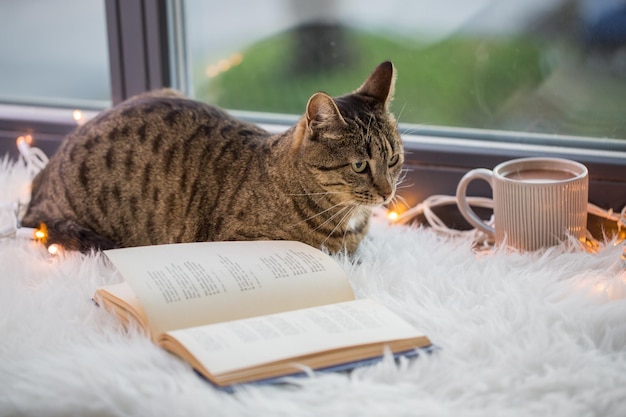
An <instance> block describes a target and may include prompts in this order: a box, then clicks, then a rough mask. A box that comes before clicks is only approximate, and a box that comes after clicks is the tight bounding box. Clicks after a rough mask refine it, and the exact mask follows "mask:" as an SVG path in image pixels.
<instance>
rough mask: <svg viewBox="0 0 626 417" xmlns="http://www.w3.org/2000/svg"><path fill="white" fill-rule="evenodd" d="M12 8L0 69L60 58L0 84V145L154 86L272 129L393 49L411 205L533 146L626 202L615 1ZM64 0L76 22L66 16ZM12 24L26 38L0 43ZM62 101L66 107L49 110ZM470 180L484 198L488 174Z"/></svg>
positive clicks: (625, 96) (57, 132)
mask: <svg viewBox="0 0 626 417" xmlns="http://www.w3.org/2000/svg"><path fill="white" fill-rule="evenodd" d="M14 3H15V4H13V2H8V3H7V4H4V3H3V4H2V6H0V11H1V12H0V16H1V17H0V19H3V21H4V20H11V22H9V24H7V25H5V26H3V27H0V31H2V33H3V36H2V37H1V38H2V39H4V40H3V41H0V42H1V44H2V50H3V55H2V56H1V57H0V66H2V67H0V69H2V72H3V75H4V73H5V71H4V67H9V66H14V67H16V68H17V67H20V66H21V67H25V64H24V60H25V59H26V58H28V57H32V56H37V57H42V56H48V57H51V58H53V59H54V60H57V61H58V62H59V63H57V64H41V66H39V67H37V68H39V69H40V70H41V68H45V69H46V70H49V69H50V68H59V69H56V70H55V71H47V72H46V77H43V78H46V79H44V80H43V81H44V82H43V83H40V84H35V83H33V84H29V85H28V86H24V85H23V86H22V87H19V84H18V81H17V80H9V81H7V80H6V78H7V77H3V80H1V81H0V82H3V83H5V84H6V83H9V84H11V86H9V87H10V88H6V89H5V88H4V87H2V89H0V151H1V153H2V154H4V153H5V152H7V151H8V152H14V147H15V137H16V136H17V135H19V134H23V132H25V131H29V132H35V133H36V137H35V139H36V140H37V141H38V142H37V144H38V146H40V147H42V148H43V149H44V150H45V151H46V152H48V153H52V152H54V150H55V149H56V147H57V146H58V143H59V142H60V140H61V138H62V136H63V135H64V134H65V133H67V131H69V130H70V129H71V128H73V127H74V126H75V122H74V121H73V120H72V119H71V114H70V116H67V114H68V113H67V110H68V109H72V108H74V107H76V108H81V107H82V108H84V109H96V110H97V109H101V108H103V107H105V106H107V105H108V104H109V103H110V102H112V103H117V102H119V101H121V100H122V99H124V98H127V97H129V96H131V95H133V94H135V93H138V92H141V91H145V90H149V89H153V88H158V87H161V86H174V87H176V88H180V89H183V90H185V91H186V92H187V93H189V94H190V95H192V96H194V97H195V98H196V99H200V100H205V101H207V102H210V103H213V104H217V105H219V106H222V107H225V108H227V109H230V110H231V111H233V112H235V113H237V114H238V115H240V116H241V117H244V118H247V119H250V120H252V121H256V122H261V123H263V124H264V126H268V127H270V128H272V129H275V130H280V129H283V128H284V127H285V126H286V125H288V124H291V123H293V121H294V120H295V119H296V118H297V117H298V116H299V115H300V114H301V113H302V112H303V110H304V106H305V104H306V101H307V99H308V98H309V96H310V95H311V94H312V93H314V92H315V91H318V90H324V91H326V92H328V93H330V94H333V95H336V94H342V93H346V92H349V91H351V90H353V89H354V88H356V87H357V86H358V85H357V84H358V83H360V82H361V81H362V80H363V79H364V78H365V76H367V74H368V73H369V72H370V71H371V70H372V69H373V68H374V66H375V65H376V64H378V63H379V62H381V61H382V60H385V59H391V60H392V61H394V63H395V65H396V67H397V70H398V82H397V85H396V94H395V101H394V104H393V111H394V113H396V115H397V116H398V117H399V120H400V122H401V130H402V132H403V138H404V140H405V144H406V149H407V162H406V166H407V168H408V178H407V183H408V184H410V185H411V187H410V188H409V189H406V190H405V192H406V194H405V198H406V199H407V202H408V203H409V204H410V205H412V204H415V203H417V202H419V201H421V200H422V199H424V198H426V197H428V196H429V195H432V194H453V193H454V190H455V187H456V184H457V183H458V180H459V178H460V177H461V176H462V175H463V174H464V173H465V172H467V170H469V169H471V168H474V167H479V166H483V167H493V166H494V165H496V164H497V163H499V162H501V161H504V160H506V159H511V158H515V157H522V156H533V155H548V156H560V157H566V158H571V159H576V160H579V161H581V162H583V163H585V164H586V165H587V166H588V167H589V170H590V174H591V182H592V186H591V194H590V200H591V201H592V202H594V203H595V204H597V205H599V206H601V207H605V208H613V209H621V208H622V207H623V206H624V205H626V118H624V117H623V114H624V113H623V108H624V107H625V104H626V34H624V29H623V28H624V27H626V24H624V23H623V22H624V16H625V14H626V12H625V9H626V2H624V1H621V0H549V1H546V0H516V1H513V0H512V1H507V2H502V1H497V0H468V1H463V2H458V1H453V0H437V1H435V0H391V1H387V2H380V1H378V2H376V1H373V0H360V1H357V0H320V1H316V2H313V1H306V0H263V1H258V2H248V1H244V0H230V1H228V2H218V1H206V0H128V1H126V0H125V1H122V0H106V1H104V2H99V1H96V0H89V1H79V0H63V5H61V3H59V2H56V3H55V8H53V10H48V9H44V8H42V7H43V6H41V7H40V5H41V4H44V3H46V4H47V2H40V1H36V0H28V1H21V2H14ZM5 10H9V11H11V16H12V17H11V18H10V19H9V18H7V17H6V16H7V14H6V13H5ZM46 10H48V11H46ZM70 10H72V12H70ZM73 10H80V13H78V14H80V19H78V21H76V20H74V21H73V22H74V23H71V22H72V20H71V19H73V18H76V14H74V12H73ZM57 12H58V13H57ZM52 13H57V14H61V15H63V16H60V17H59V18H58V19H57V18H56V17H55V18H50V16H52ZM42 15H43V16H46V17H47V18H42V17H41V16H42ZM55 16H56V15H55ZM59 19H64V20H59ZM39 20H41V22H40V21H39ZM32 22H37V25H38V27H42V25H44V24H45V23H46V22H48V24H49V23H50V22H52V23H54V25H55V26H54V27H57V26H64V27H66V28H68V29H67V30H68V33H75V32H80V36H79V39H77V38H76V35H75V34H73V35H69V36H67V37H65V38H63V39H60V38H58V39H57V38H56V36H57V35H52V33H54V32H55V30H53V29H54V27H53V28H50V27H48V28H46V29H43V30H42V32H43V33H40V34H37V35H34V34H33V33H35V32H34V31H31V32H28V31H25V30H24V28H28V27H29V26H31V25H32V24H33V23H32ZM61 22H63V23H61ZM73 25H74V26H73ZM79 28H82V29H80V30H79ZM33 30H34V29H33ZM14 32H20V33H25V34H26V35H28V36H27V38H28V39H31V40H32V42H26V40H24V41H21V42H19V47H18V48H17V50H16V51H14V52H13V53H8V52H10V51H11V48H15V47H14V46H12V43H11V41H10V39H15V38H14ZM59 36H61V35H59ZM51 37H55V39H54V42H52V41H50V39H51ZM87 38H89V39H87ZM72 39H74V42H73V43H72ZM44 40H45V42H44ZM13 43H14V44H17V43H18V42H13ZM42 45H43V47H42ZM87 49H89V51H87ZM79 50H82V52H83V53H81V51H79ZM5 51H7V53H5ZM20 57H21V58H20ZM28 59H31V58H28ZM54 65H59V66H58V67H54ZM109 68H110V71H109ZM31 69H32V68H31ZM29 71H30V69H29ZM29 71H26V70H24V71H23V72H24V73H25V74H29ZM18 73H19V71H18ZM34 73H35V78H37V74H38V73H37V72H36V71H34ZM53 76H54V77H59V78H58V79H53V78H52V77H53ZM39 78H40V79H41V78H42V77H39ZM48 80H49V81H50V82H48ZM59 80H65V81H59ZM68 80H69V81H68ZM20 82H21V81H20ZM355 83H356V84H355ZM47 84H54V85H47ZM60 85H65V86H70V87H72V88H74V87H79V88H76V91H75V93H70V92H66V91H63V92H60V90H59V89H58V88H57V87H58V86H60ZM68 91H69V90H68ZM9 105H10V106H9ZM7 106H9V107H10V108H8V107H7ZM58 111H64V112H65V113H62V114H63V117H61V118H59V117H56V116H55V117H50V116H49V115H50V112H52V113H54V114H57V113H55V112H58ZM42 143H43V145H42ZM470 191H471V193H472V194H477V195H484V194H489V189H488V188H487V186H486V185H485V186H484V187H483V188H480V185H478V186H477V188H476V190H470Z"/></svg>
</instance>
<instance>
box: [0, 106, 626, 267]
mask: <svg viewBox="0 0 626 417" xmlns="http://www.w3.org/2000/svg"><path fill="white" fill-rule="evenodd" d="M72 117H73V119H74V120H75V121H76V123H77V124H78V125H81V124H83V123H85V122H86V117H85V116H84V114H83V113H82V112H81V111H80V110H74V111H73V113H72ZM15 142H16V146H17V149H18V151H19V154H20V158H21V161H22V163H23V164H25V168H26V170H27V173H28V177H29V180H30V181H32V179H33V178H34V177H35V176H36V175H37V173H39V171H41V170H42V169H43V168H44V167H45V166H46V164H47V163H48V157H47V156H46V154H45V153H44V152H43V151H42V150H41V149H39V148H37V147H35V146H33V143H34V138H33V135H32V134H24V135H20V136H18V137H17V138H16V141H15ZM28 186H29V189H28V190H26V191H27V192H26V193H22V194H23V195H22V197H21V199H19V200H18V201H9V202H3V201H0V239H2V238H24V239H31V240H34V241H36V242H40V243H42V244H45V243H46V242H47V239H48V232H47V228H46V225H45V224H41V225H40V226H39V227H37V228H28V227H23V226H21V225H20V219H21V215H22V212H23V211H25V209H26V206H27V204H28V200H29V199H30V183H29V184H28ZM26 195H27V196H26ZM468 202H469V203H470V204H471V205H472V206H474V207H484V208H493V201H492V200H491V199H489V198H482V197H469V198H468ZM455 204H456V197H454V196H447V195H433V196H430V197H428V198H427V199H425V200H424V201H422V202H421V203H419V204H417V205H415V206H414V207H409V208H405V209H402V208H400V209H399V210H398V208H395V209H386V208H382V209H381V210H378V211H376V212H375V215H376V217H378V218H381V217H382V218H383V219H384V220H383V221H386V222H388V223H389V224H397V225H408V224H412V223H414V221H415V219H416V217H418V216H423V218H424V219H425V220H426V221H427V222H428V225H429V226H430V227H431V228H432V229H433V230H435V231H436V232H438V233H440V234H442V235H446V236H450V237H456V236H469V237H470V238H471V239H472V240H473V241H474V242H475V244H476V245H482V246H488V245H489V242H488V241H487V236H486V235H485V234H484V233H482V232H481V231H478V230H477V229H470V230H457V229H451V228H449V227H448V226H447V225H446V224H445V222H444V221H443V220H442V219H441V218H440V217H439V216H437V214H436V213H435V210H434V209H435V208H437V207H440V206H445V205H455ZM588 212H589V213H591V214H593V215H596V216H598V217H602V218H606V219H608V220H610V221H614V222H615V223H616V225H617V231H618V233H617V236H616V238H615V244H619V243H621V242H623V241H624V240H626V206H625V207H624V208H623V209H622V210H621V211H620V212H615V211H613V210H604V209H602V208H600V207H598V206H595V205H593V204H591V203H589V204H588ZM490 222H491V223H493V218H492V219H491V220H490ZM61 249H62V248H61V247H60V246H59V245H56V244H51V245H48V251H49V252H50V253H51V254H53V255H55V254H57V253H59V251H60V250H61ZM625 256H626V255H625Z"/></svg>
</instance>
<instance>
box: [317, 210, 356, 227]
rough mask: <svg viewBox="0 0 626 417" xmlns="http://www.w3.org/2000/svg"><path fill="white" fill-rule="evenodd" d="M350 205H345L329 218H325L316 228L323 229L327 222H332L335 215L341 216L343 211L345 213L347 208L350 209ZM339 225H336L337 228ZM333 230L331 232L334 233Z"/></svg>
mask: <svg viewBox="0 0 626 417" xmlns="http://www.w3.org/2000/svg"><path fill="white" fill-rule="evenodd" d="M349 208H350V206H343V207H342V208H341V209H340V210H337V212H336V213H335V214H333V215H332V216H330V217H329V218H328V219H326V220H324V222H323V223H322V224H320V225H319V226H317V227H316V228H315V229H314V230H319V229H321V228H322V227H323V226H324V225H325V224H326V223H328V222H331V221H332V220H333V219H334V218H335V217H337V216H339V215H340V214H341V213H343V212H344V211H345V210H347V209H349ZM336 228H337V227H336V226H335V229H336ZM335 229H333V232H334V231H335ZM333 232H331V234H332V233H333Z"/></svg>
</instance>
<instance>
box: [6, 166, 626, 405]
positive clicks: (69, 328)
mask: <svg viewBox="0 0 626 417" xmlns="http://www.w3.org/2000/svg"><path fill="white" fill-rule="evenodd" d="M29 181H30V178H29V174H28V172H27V170H26V169H25V167H24V166H23V165H21V164H19V163H18V164H15V163H13V162H9V161H7V160H5V161H4V163H0V202H1V201H16V200H18V199H19V198H21V197H23V195H24V193H25V192H26V194H27V190H28V183H29ZM25 190H26V191H25ZM471 243H472V242H471V241H469V239H466V238H455V239H446V238H443V237H441V236H440V235H437V234H436V233H435V232H433V231H432V230H430V229H428V228H411V227H399V226H396V227H388V226H385V225H382V224H377V225H375V227H374V228H373V230H372V231H371V233H370V235H369V236H368V237H367V239H366V241H365V242H364V243H363V245H362V246H361V248H360V249H359V251H358V254H357V258H358V262H352V263H351V262H348V261H347V260H346V259H344V258H341V257H337V259H338V261H339V262H340V263H341V264H342V265H343V266H344V267H345V269H346V270H347V271H348V274H349V277H350V280H351V284H352V285H353V287H354V289H355V292H356V294H357V296H358V297H366V296H367V297H371V298H373V299H377V300H379V301H381V302H382V303H384V304H386V305H387V306H388V307H390V308H391V309H393V310H395V311H396V312H398V313H399V314H400V315H402V316H403V317H405V318H406V319H407V320H409V321H410V322H411V323H413V324H414V325H415V326H416V327H418V328H419V329H421V330H423V331H424V332H425V333H426V334H427V335H428V336H429V337H430V339H431V340H432V341H433V342H434V343H435V344H436V345H438V346H439V347H440V348H441V349H440V350H438V351H436V352H435V353H433V354H430V355H421V356H420V357H419V358H417V359H415V360H411V361H402V362H400V363H398V364H396V363H394V362H393V361H392V360H389V359H388V360H384V361H383V362H381V363H378V364H376V365H373V366H371V367H365V368H359V369H357V370H355V371H353V372H351V373H331V374H314V375H311V376H309V377H304V378H297V379H293V380H292V381H290V383H289V384H286V385H279V386H267V385H266V386H246V387H243V388H241V389H238V390H237V391H236V392H234V393H225V392H221V391H219V390H216V389H214V388H213V387H212V386H211V385H209V384H208V383H206V382H205V381H204V380H202V379H201V378H199V377H198V376H197V375H196V374H195V373H194V372H193V371H192V370H191V369H190V367H189V366H188V365H187V364H185V363H184V362H182V361H180V360H179V359H177V358H176V357H174V356H172V355H170V354H168V353H166V352H165V351H164V350H162V349H160V348H159V347H157V346H155V345H153V344H152V343H151V342H150V340H148V339H146V338H145V337H144V336H142V335H140V334H137V333H132V332H131V333H128V332H126V331H125V330H124V329H123V327H122V326H121V325H120V324H119V322H118V321H117V320H116V319H115V318H114V317H112V316H111V315H109V314H108V313H107V312H106V311H104V310H103V309H101V308H98V307H96V306H95V305H94V304H93V303H92V301H91V297H92V295H93V293H94V290H95V289H96V288H97V287H98V286H100V285H103V284H109V283H114V282H118V281H120V280H121V277H120V276H119V275H118V274H117V273H116V272H115V270H114V268H113V267H112V266H110V265H109V264H107V263H106V262H105V261H104V256H102V255H100V254H95V255H92V256H83V255H80V254H77V253H62V254H60V255H57V256H51V255H49V254H48V252H47V251H46V250H45V248H43V247H42V246H41V245H39V244H37V243H34V242H32V241H28V240H26V239H19V238H4V239H0V415H2V416H22V415H25V416H104V415H107V416H109V415H110V416H250V417H257V416H289V417H294V416H359V417H363V416H366V417H367V416H421V415H424V416H455V417H458V416H533V417H535V416H549V417H556V416H567V417H571V416H615V417H623V416H625V415H626V269H625V264H624V261H623V259H622V258H621V255H622V253H623V251H624V247H623V244H621V245H614V244H613V242H608V243H606V244H603V245H602V246H601V248H600V250H599V252H598V253H587V252H584V251H581V250H580V249H579V248H577V247H576V246H575V245H567V244H564V245H563V246H560V247H556V248H552V249H549V250H545V251H540V252H536V253H511V252H507V251H504V250H495V251H491V252H487V253H480V254H477V253H475V252H474V251H472V249H471Z"/></svg>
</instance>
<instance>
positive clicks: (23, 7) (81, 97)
mask: <svg viewBox="0 0 626 417" xmlns="http://www.w3.org/2000/svg"><path fill="white" fill-rule="evenodd" d="M106 39H107V34H106V21H105V13H104V2H103V1H102V0H55V1H49V0H20V1H2V2H0V51H1V53H0V74H2V76H1V77H0V102H3V103H10V104H29V105H52V106H75V107H87V108H103V107H106V106H108V105H109V102H110V82H109V61H108V50H107V40H106Z"/></svg>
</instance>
